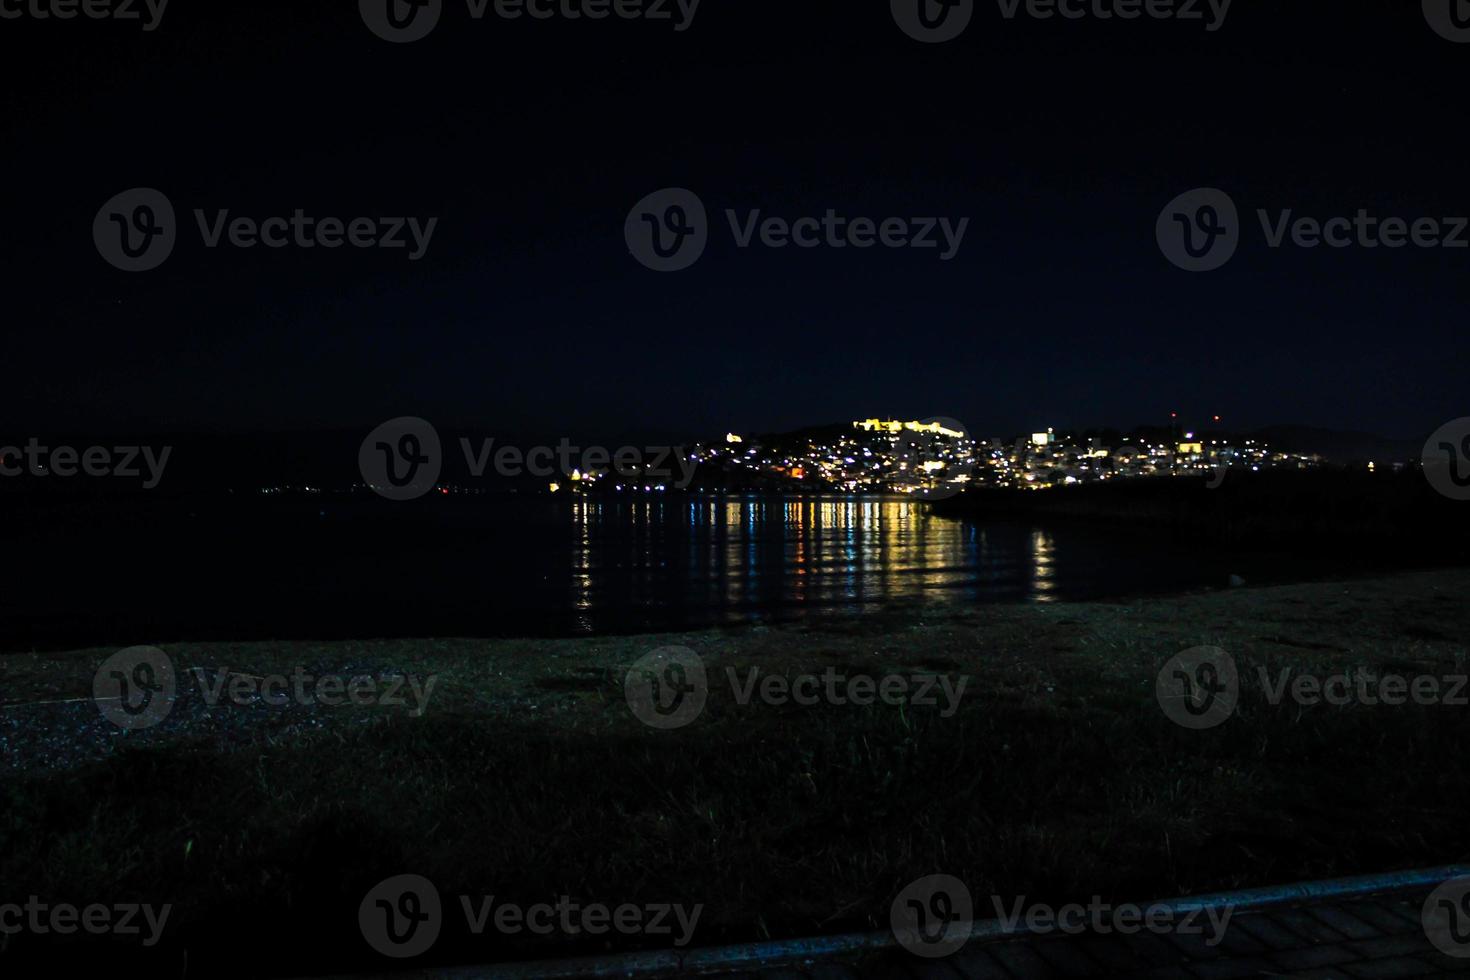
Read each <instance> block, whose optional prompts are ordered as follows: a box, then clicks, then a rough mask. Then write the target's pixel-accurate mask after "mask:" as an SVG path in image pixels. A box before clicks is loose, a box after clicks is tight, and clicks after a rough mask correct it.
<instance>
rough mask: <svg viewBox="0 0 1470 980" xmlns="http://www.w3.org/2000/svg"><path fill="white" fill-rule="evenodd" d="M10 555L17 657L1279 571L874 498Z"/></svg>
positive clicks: (477, 504)
mask: <svg viewBox="0 0 1470 980" xmlns="http://www.w3.org/2000/svg"><path fill="white" fill-rule="evenodd" d="M12 513H13V514H14V511H12ZM10 538H11V544H10V545H9V548H10V554H11V556H12V559H13V560H12V561H9V562H6V563H5V564H4V572H3V575H4V580H3V583H0V584H3V589H0V592H3V595H0V627H3V635H4V639H3V649H10V650H14V649H25V648H30V647H33V646H39V647H43V648H44V647H58V646H74V645H82V644H86V645H94V644H95V645H99V646H107V645H119V646H122V645H130V644H135V643H163V642H170V641H178V640H185V639H273V638H274V639H288V638H312V637H315V638H352V637H373V636H436V635H437V636H514V635H577V634H590V633H598V632H629V631H650V630H671V629H687V628H694V627H706V626H715V625H726V624H738V623H745V622H753V621H760V622H774V621H785V620H791V619H799V618H804V617H813V616H853V615H861V614H863V613H868V612H874V611H879V610H893V609H910V610H912V609H929V608H933V609H938V608H955V607H960V606H975V605H978V604H983V603H996V602H1060V601H1067V600H1076V599H1098V598H1112V597H1128V596H1135V595H1140V594H1157V593H1169V592H1177V591H1185V590H1192V589H1197V588H1202V587H1210V586H1223V585H1224V584H1225V582H1226V579H1227V577H1228V575H1229V574H1230V573H1232V572H1239V573H1241V574H1246V575H1247V576H1248V577H1250V576H1257V577H1259V576H1260V575H1262V574H1265V575H1268V576H1271V575H1274V574H1276V573H1279V571H1280V569H1279V567H1277V566H1276V565H1275V564H1274V563H1272V562H1269V561H1262V562H1256V563H1250V562H1246V563H1243V562H1242V559H1241V558H1240V557H1239V556H1234V557H1230V556H1226V555H1221V554H1216V553H1212V552H1210V551H1209V550H1202V549H1198V548H1193V547H1190V546H1189V545H1188V543H1186V542H1179V541H1175V540H1171V539H1170V538H1169V537H1168V536H1166V535H1164V534H1162V533H1159V532H1151V531H1140V530H1128V531H1115V530H1113V531H1110V530H1107V529H1099V528H1095V527H1091V526H1085V525H1077V524H1065V525H1057V526H1051V527H1040V526H1025V525H1018V524H980V523H972V522H967V521H960V520H953V519H947V518H940V517H935V516H932V515H931V514H929V513H928V512H927V511H926V509H925V508H924V506H923V505H922V504H919V503H915V502H913V501H909V500H901V499H887V498H873V497H856V498H844V497H803V498H797V497H787V498H780V497H757V496H749V497H735V496H721V497H715V496H663V495H650V496H638V497H633V498H627V499H622V498H619V499H612V500H606V499H596V498H586V497H565V496H563V497H551V496H530V495H525V496H514V495H503V496H465V497H433V498H428V499H425V500H422V501H415V502H412V503H408V504H403V503H390V502H387V501H380V500H377V499H376V498H373V499H370V500H369V499H362V498H357V497H350V496H346V495H336V496H334V495H329V494H321V495H312V496H305V495H303V496H299V497H294V498H288V497H279V498H274V497H272V498H263V497H244V496H241V497H231V498H209V499H163V500H159V499H154V498H149V497H147V496H146V495H145V496H144V497H140V498H136V499H134V500H131V501H127V502H124V503H120V502H118V501H115V500H108V501H92V502H90V503H71V504H68V505H66V506H60V505H58V504H56V503H54V502H53V503H50V504H47V505H45V506H39V505H36V506H35V509H34V511H32V512H23V516H21V517H20V518H17V519H15V520H13V521H12V525H11V528H10ZM1276 577H1280V576H1279V575H1277V576H1276Z"/></svg>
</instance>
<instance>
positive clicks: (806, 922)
mask: <svg viewBox="0 0 1470 980" xmlns="http://www.w3.org/2000/svg"><path fill="white" fill-rule="evenodd" d="M1467 585H1470V574H1467V573H1462V572H1443V573H1435V574H1420V575H1413V576H1402V577H1398V578H1393V579H1383V580H1374V581H1368V582H1354V583H1352V584H1350V585H1348V584H1325V585H1309V586H1290V587H1282V588H1276V589H1259V590H1253V589H1245V590H1232V591H1230V592H1226V593H1219V594H1215V595H1205V596H1192V597H1188V598H1185V599H1173V600H1151V601H1146V602H1137V603H1129V604H1097V605H1076V606H1069V607H1065V608H1064V609H1059V608H1052V609H1046V608H1044V607H1025V608H1022V607H1016V608H1005V609H995V610H985V611H982V612H972V613H968V614H966V615H963V616H957V617H953V618H951V619H946V620H938V619H930V620H928V621H926V622H925V624H924V625H923V626H922V627H914V628H905V629H902V630H888V631H885V632H883V633H881V634H874V633H869V634H866V635H863V634H855V633H851V632H842V633H830V634H829V633H823V632H821V631H813V630H811V629H809V628H793V629H791V630H780V629H766V630H760V631H750V632H746V633H734V632H730V631H725V630H720V631H711V632H708V633H701V634H689V635H680V636H659V637H631V638H618V639H613V640H538V641H513V642H497V643H483V642H478V641H469V640H439V641H431V642H425V643H409V642H396V641H395V642H384V643H357V644H302V645H265V644H260V645H251V644H238V645H230V646H227V647H214V646H210V645H190V644H176V645H170V646H169V647H168V649H169V652H170V653H171V655H173V656H174V657H175V659H176V660H177V661H178V662H180V663H183V664H189V665H194V664H201V665H202V664H214V665H220V664H226V663H227V664H229V665H231V666H233V667H234V668H235V669H240V670H250V671H252V672H257V673H260V672H266V671H269V670H287V669H289V667H290V666H291V665H293V664H297V663H310V664H314V665H316V668H317V669H329V668H331V667H332V666H333V665H339V664H341V665H353V666H358V667H361V666H362V665H367V667H368V668H370V669H371V668H392V669H394V670H400V671H405V672H410V673H419V674H427V673H436V674H438V676H439V677H440V688H439V693H438V694H436V700H435V701H434V703H433V704H432V706H431V708H430V710H429V711H428V712H427V713H426V714H425V715H424V716H423V717H419V718H414V717H409V716H408V715H407V714H405V713H402V712H386V713H384V712H378V713H376V714H372V715H370V716H368V717H366V718H364V717H363V716H362V715H361V713H360V712H359V713H357V714H354V713H352V712H353V709H333V710H326V709H323V711H322V713H321V717H320V722H321V723H320V724H319V725H314V726H311V727H309V728H304V729H301V730H296V729H292V730H290V731H288V732H286V733H284V734H282V733H281V732H280V731H275V730H272V729H270V728H269V727H268V726H260V727H259V729H258V731H257V730H252V731H254V732H255V734H254V737H252V738H251V739H249V740H247V741H246V742H244V743H243V744H242V743H240V742H238V741H237V742H235V743H232V745H231V747H230V748H228V749H220V748H219V747H217V746H215V745H213V744H212V743H210V742H208V741H207V740H203V741H201V740H200V739H198V738H197V737H192V736H191V734H190V733H189V732H187V731H180V732H178V733H176V734H170V735H165V736H159V737H152V738H146V739H144V738H140V739H136V740H135V739H132V738H131V737H129V738H124V739H120V740H119V748H118V749H117V750H116V751H115V752H113V753H111V754H110V755H108V756H107V757H106V758H104V759H102V760H101V761H97V762H90V763H82V764H78V765H76V766H73V767H70V768H66V769H64V770H63V771H59V772H27V773H24V774H21V775H15V776H11V777H9V778H8V779H7V780H6V781H5V783H4V784H3V790H0V841H3V844H4V846H3V847H0V882H3V883H4V886H3V891H4V894H3V895H0V900H10V899H11V897H12V896H16V895H19V896H25V895H29V894H38V895H44V896H46V897H47V898H48V899H49V900H51V901H72V902H76V903H78V904H87V903H90V902H98V901H101V902H116V901H142V902H152V903H155V904H157V903H162V902H172V903H174V904H175V905H176V906H177V908H176V911H175V913H174V920H173V921H172V923H171V926H170V932H169V934H168V939H167V940H166V944H165V947H164V952H163V953H161V954H159V955H170V956H176V957H177V956H179V955H181V954H182V953H183V951H185V950H187V952H188V956H189V959H190V962H191V963H192V964H193V968H194V969H195V970H202V971H203V972H202V973H200V975H204V974H207V975H210V976H226V975H234V974H251V975H262V974H266V975H285V974H300V973H307V972H311V971H313V970H322V971H329V970H330V971H342V970H344V969H348V968H351V967H354V966H355V967H357V968H359V969H371V968H374V967H380V966H381V965H382V964H381V963H379V962H377V961H375V960H373V959H371V958H370V954H369V953H368V952H367V950H366V947H365V945H364V944H363V942H362V940H361V937H360V935H359V933H358V931H357V930H358V927H357V907H358V903H359V902H360V900H361V898H362V896H363V895H364V894H365V893H366V891H367V890H368V889H369V888H370V887H371V886H372V885H373V884H375V883H376V882H378V881H379V880H381V879H383V878H386V877H388V876H390V875H396V874H402V873H405V872H413V873H417V874H422V875H425V876H427V877H428V878H430V879H431V880H432V881H434V882H435V884H436V885H437V887H438V889H439V891H440V893H441V894H442V895H443V896H444V897H445V902H446V908H447V909H448V911H449V916H448V918H449V923H450V924H449V925H448V926H447V927H446V931H445V934H444V936H443V938H441V940H440V942H439V943H438V944H437V945H436V947H435V950H434V952H433V953H432V954H431V955H430V957H429V958H428V960H427V961H425V962H435V961H439V962H452V961H478V962H488V961H494V960H498V959H508V958H522V957H533V956H540V955H550V954H553V953H556V954H560V953H566V952H569V951H580V952H589V951H596V950H600V949H604V948H607V946H608V945H609V944H608V943H607V942H605V941H597V942H594V943H591V944H580V945H579V944H576V943H568V942H567V941H566V940H565V939H563V940H562V941H560V942H558V943H554V944H550V945H547V946H542V945H540V944H537V943H527V942H525V941H521V940H517V939H514V938H507V937H496V936H494V935H492V934H489V933H487V934H486V935H484V936H480V937H476V936H472V935H470V934H469V933H468V932H467V930H466V929H465V928H464V926H463V922H464V917H463V915H462V914H461V913H460V911H459V903H458V899H457V896H459V895H462V894H464V895H471V896H483V895H487V894H494V895H496V896H497V898H498V899H499V900H503V901H515V902H519V903H522V904H526V905H529V904H533V903H536V902H547V901H554V900H555V899H556V898H557V897H558V896H561V895H569V896H572V897H574V898H577V899H579V900H581V901H583V902H591V901H600V902H606V903H608V904H612V905H616V904H620V903H623V902H633V903H653V902H671V903H683V904H685V905H694V904H702V905H703V906H704V908H705V912H704V915H703V917H702V919H701V921H700V927H699V931H698V933H697V936H696V942H697V943H698V944H700V945H707V944H711V943H718V942H722V941H736V940H744V939H752V938H757V937H762V936H767V935H780V936H793V935H805V934H811V933H819V932H831V931H842V930H848V929H868V928H883V927H884V926H885V924H886V922H887V915H888V903H889V902H890V901H891V899H892V897H893V895H894V894H896V893H897V891H898V890H899V889H901V888H902V887H903V886H904V885H905V884H906V883H907V882H909V881H910V880H912V879H914V878H916V877H919V876H920V875H924V874H931V873H935V872H944V873H948V874H953V875H956V876H958V877H960V878H962V879H963V880H965V881H966V882H967V883H968V884H969V886H970V888H971V891H972V893H973V894H974V895H975V897H976V899H977V902H978V903H979V914H981V915H990V914H992V913H993V906H992V904H991V899H990V897H991V896H999V897H1000V898H1001V900H1002V901H1003V902H1004V903H1005V904H1007V905H1009V903H1010V902H1011V901H1012V900H1013V899H1014V898H1015V897H1017V896H1023V895H1024V896H1026V897H1027V898H1028V899H1029V900H1032V901H1046V902H1062V901H1073V900H1083V901H1085V900H1087V899H1090V898H1091V897H1092V896H1093V895H1101V896H1102V897H1103V898H1105V899H1107V900H1111V901H1130V900H1145V899H1148V898H1157V897H1165V896H1169V895H1175V894H1187V893H1192V892H1200V891H1207V890H1217V889H1226V888H1234V887H1245V886H1250V885H1261V884H1266V883H1270V882H1279V881H1290V880H1297V879H1303V878H1320V877H1326V876H1333V875H1339V874H1351V873H1366V872H1372V871H1384V870H1390V869H1396V868H1406V867H1412V866H1422V865H1434V864H1445V863H1451V862H1454V861H1458V860H1464V859H1466V858H1467V856H1470V840H1467V835H1466V833H1465V829H1464V827H1465V823H1464V814H1465V813H1466V812H1470V761H1467V760H1466V759H1465V758H1464V753H1461V752H1458V751H1454V749H1455V748H1456V747H1458V745H1459V744H1460V743H1461V741H1462V739H1463V732H1464V726H1465V721H1466V717H1467V709H1465V708H1452V707H1446V706H1412V705H1406V706H1401V707H1387V706H1379V707H1369V706H1362V705H1353V706H1349V707H1333V706H1330V705H1319V706H1316V707H1303V706H1299V705H1296V704H1292V703H1289V702H1288V703H1284V704H1282V705H1271V704H1270V703H1268V702H1267V701H1266V699H1265V698H1264V696H1263V695H1262V694H1261V691H1260V689H1259V684H1258V682H1257V680H1256V678H1257V676H1258V672H1259V671H1260V670H1262V669H1264V670H1266V671H1267V672H1268V673H1274V672H1275V671H1277V670H1280V669H1287V668H1289V669H1291V670H1293V671H1297V672H1301V671H1310V672H1318V673H1330V672H1334V671H1338V670H1342V669H1346V668H1350V667H1353V668H1360V667H1364V666H1374V665H1381V664H1386V663H1397V664H1410V665H1415V664H1430V665H1435V667H1436V669H1437V670H1442V671H1446V672H1447V671H1449V670H1451V669H1453V670H1459V671H1461V672H1463V671H1464V670H1466V668H1467V665H1466V652H1465V649H1464V647H1463V645H1461V644H1458V643H1455V642H1451V641H1447V640H1444V639H1441V638H1438V637H1426V636H1422V635H1418V634H1416V633H1415V632H1414V631H1411V630H1410V631H1406V630H1405V629H1404V626H1405V624H1406V623H1409V624H1412V623H1413V622H1416V621H1417V617H1418V615H1419V614H1420V613H1419V612H1418V611H1419V610H1422V609H1425V608H1432V609H1434V610H1435V615H1436V616H1443V615H1445V614H1446V613H1445V610H1446V609H1448V610H1450V611H1451V612H1453V613H1454V614H1455V615H1456V616H1458V617H1459V619H1460V620H1461V621H1463V612H1464V610H1463V598H1462V597H1463V596H1464V595H1465V594H1466V586H1467ZM1446 600H1448V601H1446ZM1283 638H1290V639H1291V640H1292V641H1293V642H1291V643H1290V644H1288V645H1286V646H1283V644H1282V640H1283ZM1199 644H1214V645H1218V646H1221V647H1224V648H1225V649H1226V650H1227V651H1229V652H1230V653H1231V654H1232V655H1233V656H1234V657H1235V659H1236V662H1237V664H1238V665H1239V667H1240V670H1241V673H1242V676H1243V677H1244V678H1245V679H1246V680H1245V683H1246V690H1245V693H1244V695H1243V696H1242V699H1241V702H1240V705H1239V708H1238V710H1237V712H1236V714H1235V716H1234V717H1232V718H1231V719H1230V720H1229V721H1227V722H1226V723H1225V724H1224V725H1221V726H1220V727H1218V728H1215V729H1211V730H1208V731H1186V730H1184V729H1181V728H1179V727H1177V726H1175V725H1173V724H1172V723H1170V722H1169V721H1168V720H1167V719H1166V718H1165V717H1164V716H1163V714H1162V713H1161V712H1160V710H1159V708H1158V705H1157V703H1156V701H1155V698H1154V680H1155V675H1156V672H1157V671H1158V669H1159V667H1160V666H1161V665H1162V663H1163V662H1164V661H1165V660H1167V659H1168V657H1169V656H1171V655H1173V654H1174V653H1177V652H1178V651H1179V650H1181V649H1184V648H1185V647H1189V646H1194V645H1199ZM669 645H684V646H688V647H690V648H691V649H694V650H696V651H697V652H698V653H700V654H701V656H702V657H704V659H705V661H706V663H707V665H708V666H709V667H710V677H711V691H710V697H709V701H708V704H707V707H706V709H705V711H704V712H703V713H702V715H701V716H700V717H699V718H698V719H697V720H696V721H695V722H694V723H693V724H691V725H689V726H688V727H686V728H684V729H680V730H676V731H654V730H651V729H648V728H646V727H644V726H643V725H641V724H640V723H639V722H638V721H637V720H636V719H635V718H633V717H632V715H631V713H630V712H629V711H628V709H627V706H626V704H625V703H624V702H623V699H622V690H621V683H622V677H623V675H624V672H625V671H626V669H627V667H628V666H629V665H630V664H632V662H633V661H634V660H636V659H637V658H638V657H639V656H641V655H642V654H644V653H646V652H648V651H649V650H652V649H655V648H658V647H662V646H669ZM107 652H110V651H88V652H83V653H79V654H77V655H73V656H64V655H47V656H45V657H31V658H25V657H22V658H15V659H8V660H4V661H0V670H3V671H4V677H3V681H4V683H5V690H6V691H7V695H8V697H7V700H9V699H10V696H15V695H23V694H25V693H27V692H46V691H56V690H61V691H66V690H72V689H74V688H75V686H76V685H77V684H78V683H81V682H82V681H86V682H87V684H86V686H89V683H90V681H89V677H90V675H89V673H88V671H89V670H90V669H92V668H94V667H95V665H96V662H98V661H99V660H100V659H101V657H102V656H104V655H105V653H107ZM829 666H830V667H834V668H835V669H837V670H839V671H841V672H842V673H845V674H847V675H849V676H851V675H855V674H858V673H866V674H872V675H878V674H883V673H887V672H890V671H892V672H915V671H919V672H933V671H939V672H941V673H943V674H945V675H946V676H948V677H950V678H951V680H953V681H957V680H958V679H959V678H960V677H961V676H964V677H968V678H969V681H968V686H967V687H966V689H965V695H964V697H963V699H962V700H961V702H960V705H959V709H958V711H956V712H955V713H954V714H953V716H952V717H942V716H941V713H940V710H939V709H938V708H930V707H923V706H915V705H903V706H889V705H883V704H878V705H875V706H871V707H856V706H852V705H830V704H822V705H817V706H810V707H804V706H800V705H795V704H787V705H782V706H774V705H763V704H759V703H752V704H748V705H742V704H740V703H738V702H737V700H736V698H735V697H734V696H733V694H732V692H731V690H730V688H729V686H728V684H726V683H725V682H724V679H723V678H724V673H723V672H724V668H725V667H735V668H737V669H738V670H740V671H742V672H743V671H745V670H747V669H750V668H758V669H760V670H761V672H762V673H763V674H764V673H778V674H782V675H785V676H794V675H795V674H797V673H800V672H804V671H810V672H813V673H820V672H821V671H823V670H825V669H826V668H827V667H829ZM86 686H84V687H83V688H82V689H83V690H85V689H86ZM17 699H18V698H17ZM84 707H90V706H84ZM135 741H136V742H137V743H138V745H137V747H133V743H134V742H135ZM241 936H250V937H270V944H271V945H272V946H275V945H278V944H279V946H281V947H282V948H290V949H292V950H295V951H298V952H296V953H293V956H292V957H291V958H290V959H289V960H283V961H280V962H278V963H273V962H270V961H268V960H265V959H263V958H242V957H239V956H237V955H235V954H233V953H232V952H231V950H232V949H234V948H236V947H238V944H239V937H241ZM620 941H621V942H629V941H628V940H620ZM65 947H66V943H65V942H64V941H63V942H46V941H40V940H36V939H34V938H33V937H24V936H23V937H20V938H19V939H17V940H16V941H14V942H13V943H12V944H11V949H10V950H9V951H8V952H7V953H5V954H3V956H7V957H14V956H16V955H17V953H19V954H21V955H31V954H35V955H48V956H49V955H54V954H55V952H56V951H57V950H58V949H61V948H65ZM0 962H3V957H0ZM171 962H172V961H171Z"/></svg>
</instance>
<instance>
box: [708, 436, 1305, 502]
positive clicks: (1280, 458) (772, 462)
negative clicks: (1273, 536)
mask: <svg viewBox="0 0 1470 980" xmlns="http://www.w3.org/2000/svg"><path fill="white" fill-rule="evenodd" d="M787 441H788V442H789V440H787ZM696 456H697V458H698V459H699V460H700V462H702V463H707V464H717V465H723V466H725V467H727V468H732V469H734V470H736V471H744V472H746V473H748V474H750V475H753V476H764V477H768V478H775V479H779V480H790V481H795V482H800V483H801V484H803V485H810V486H816V485H820V486H823V487H827V488H836V489H845V490H850V491H885V492H897V493H917V494H930V493H933V492H935V491H938V490H944V489H958V488H963V487H964V486H968V485H976V486H994V487H1017V488H1023V489H1037V490H1040V489H1045V488H1048V487H1054V486H1065V485H1072V484H1078V483H1091V482H1100V481H1104V480H1114V479H1126V478H1137V477H1150V476H1185V475H1199V474H1201V473H1204V472H1208V471H1216V470H1220V469H1222V468H1243V469H1251V470H1263V469H1308V468H1312V467H1315V466H1318V465H1320V463H1321V459H1320V457H1317V456H1309V455H1302V454H1294V453H1285V452H1277V451H1273V450H1272V449H1271V448H1270V447H1268V446H1266V445H1265V444H1264V443H1261V442H1259V441H1257V440H1254V439H1248V440H1244V442H1243V443H1240V444H1232V443H1230V442H1229V441H1227V440H1221V439H1209V440H1207V439H1205V438H1203V437H1197V436H1196V434H1195V433H1193V432H1185V433H1182V434H1181V435H1180V436H1179V437H1177V438H1173V439H1168V440H1162V441H1161V440H1159V439H1157V438H1156V439H1154V440H1147V439H1140V438H1136V437H1124V438H1122V440H1121V443H1120V445H1117V446H1106V445H1103V444H1102V441H1101V440H1100V439H1098V438H1096V437H1091V438H1086V439H1075V438H1069V437H1065V436H1059V435H1058V434H1057V433H1056V430H1055V429H1047V430H1045V431H1041V432H1035V433H1031V434H1030V436H1029V438H1021V439H1017V440H1015V441H1014V442H1007V441H1006V440H1002V439H998V438H993V439H986V440H979V439H974V438H971V437H970V436H969V435H967V434H966V433H964V432H962V431H960V430H958V429H955V428H953V427H948V426H945V425H943V424H942V423H938V422H916V421H914V422H909V421H899V420H894V419H865V420H863V421H859V422H854V423H852V427H851V429H850V430H848V431H844V432H841V433H838V434H835V435H832V436H829V437H826V438H818V437H809V438H807V439H806V440H805V445H803V446H801V447H799V448H793V447H792V446H790V445H785V446H783V447H782V448H780V449H777V448H771V447H766V446H763V445H761V444H760V443H759V442H758V441H756V440H754V439H752V438H749V437H742V436H738V435H736V434H734V433H731V434H729V435H727V436H726V438H725V442H724V443H723V444H721V445H714V446H701V447H699V448H698V449H697V450H696Z"/></svg>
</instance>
